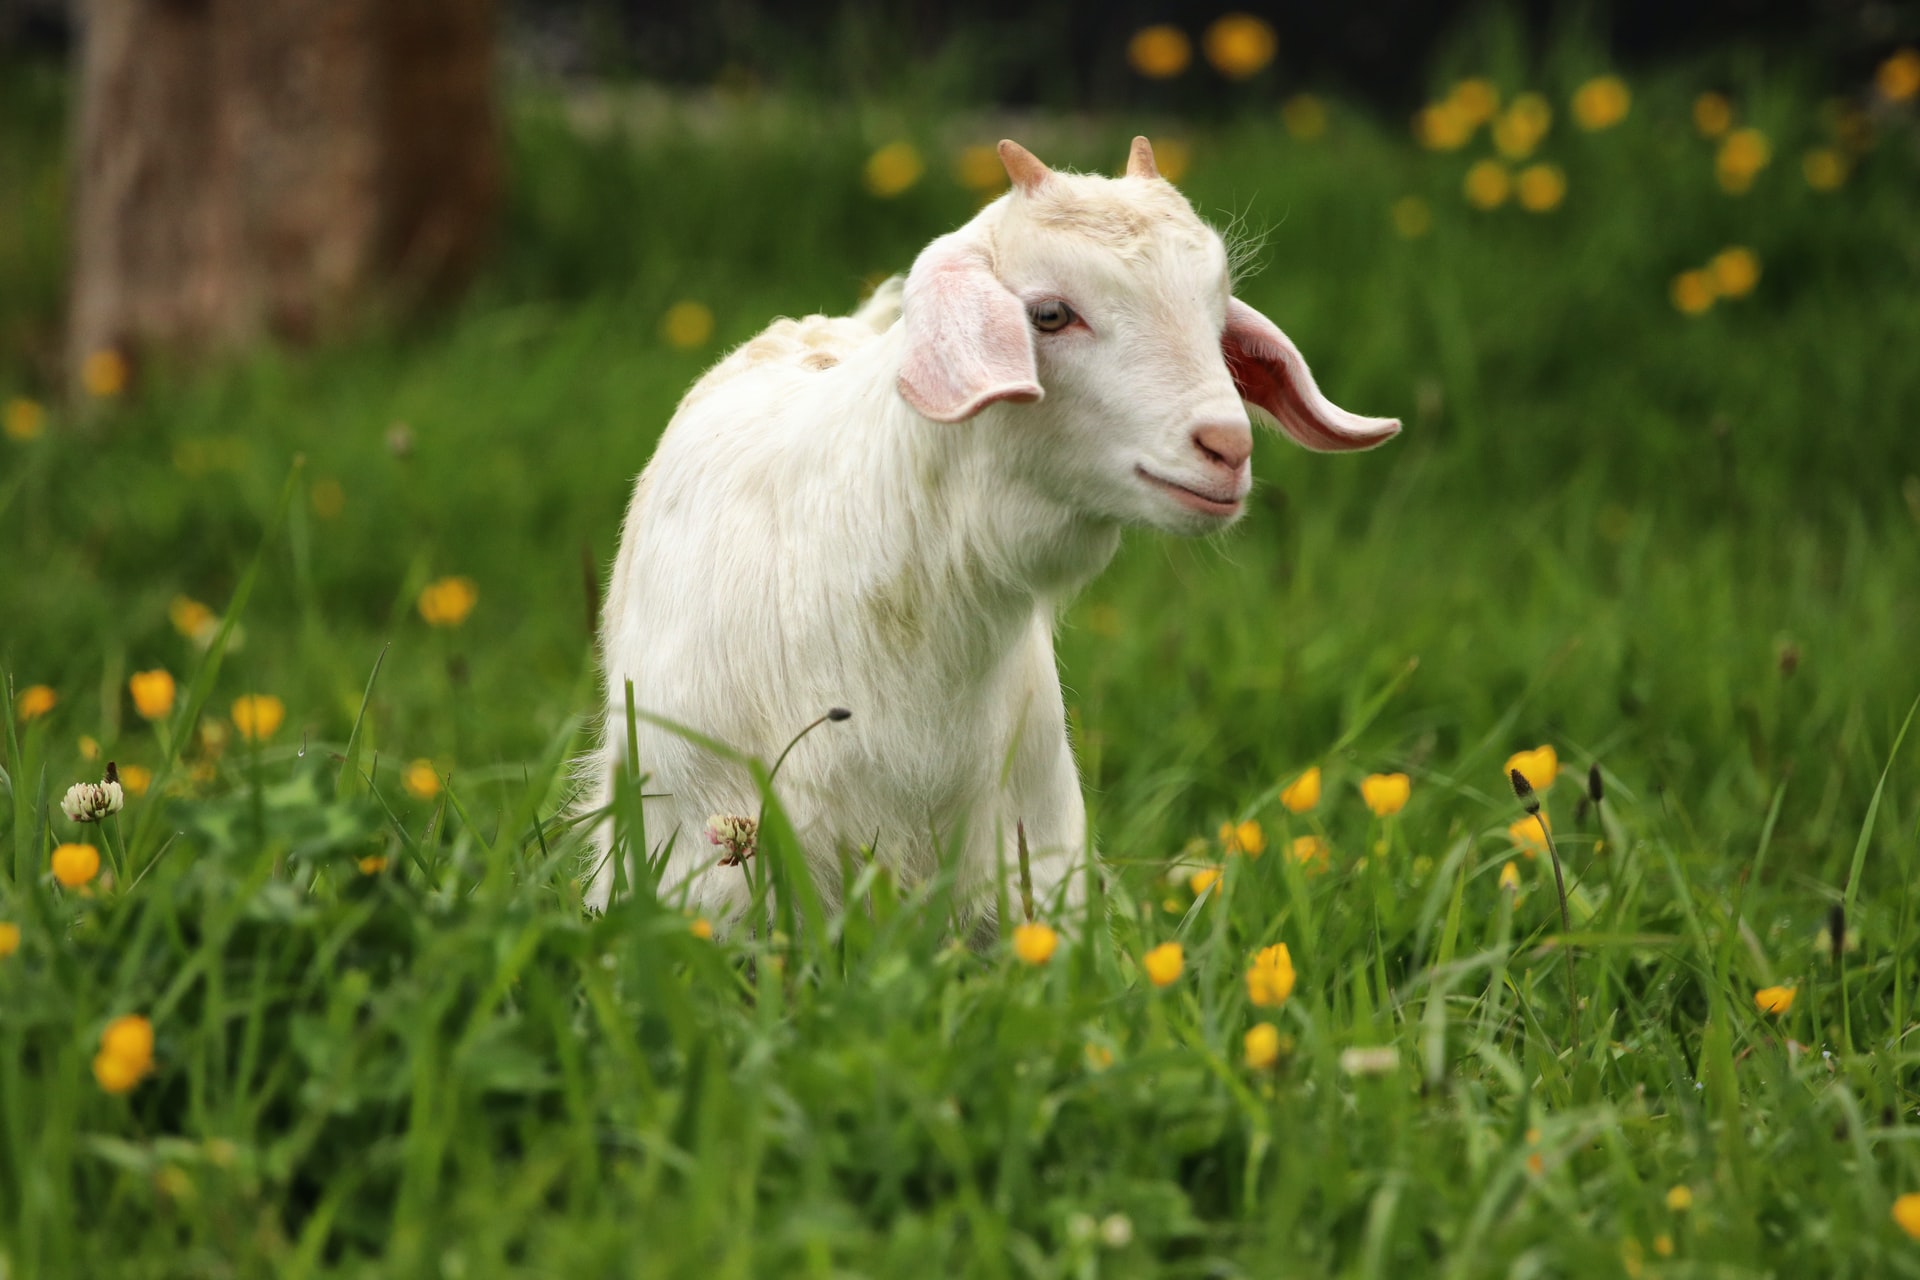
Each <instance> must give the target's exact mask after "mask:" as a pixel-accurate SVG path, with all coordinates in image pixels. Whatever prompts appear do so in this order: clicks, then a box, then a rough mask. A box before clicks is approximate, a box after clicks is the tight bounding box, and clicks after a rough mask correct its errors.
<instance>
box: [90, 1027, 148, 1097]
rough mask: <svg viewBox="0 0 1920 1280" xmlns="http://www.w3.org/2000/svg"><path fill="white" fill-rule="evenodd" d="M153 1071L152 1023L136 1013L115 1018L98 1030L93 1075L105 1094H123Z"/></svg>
mask: <svg viewBox="0 0 1920 1280" xmlns="http://www.w3.org/2000/svg"><path fill="white" fill-rule="evenodd" d="M152 1070H153V1024H152V1023H151V1022H148V1021H147V1020H146V1019H145V1018H143V1017H141V1016H140V1015H139V1014H137V1013H129V1014H126V1015H125V1016H123V1017H119V1018H115V1019H114V1020H113V1021H112V1022H109V1023H108V1024H107V1029H106V1030H105V1031H103V1032H101V1033H100V1052H99V1053H97V1054H95V1055H94V1058H93V1078H94V1079H95V1080H97V1081H99V1082H100V1087H101V1088H102V1089H105V1090H106V1091H107V1092H108V1093H126V1092H128V1091H130V1090H131V1089H132V1088H133V1087H134V1086H135V1085H137V1084H139V1083H140V1082H141V1081H142V1080H143V1079H145V1078H146V1076H147V1073H148V1072H150V1071H152Z"/></svg>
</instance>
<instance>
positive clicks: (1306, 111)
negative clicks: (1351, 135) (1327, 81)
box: [1280, 93, 1327, 142]
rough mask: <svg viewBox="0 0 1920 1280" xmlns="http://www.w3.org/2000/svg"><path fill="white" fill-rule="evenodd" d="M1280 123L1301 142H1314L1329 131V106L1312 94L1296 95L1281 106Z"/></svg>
mask: <svg viewBox="0 0 1920 1280" xmlns="http://www.w3.org/2000/svg"><path fill="white" fill-rule="evenodd" d="M1280 123H1281V124H1283V125H1285V126H1286V130H1287V133H1288V134H1289V135H1290V136H1292V137H1294V138H1296V139H1298V140H1299V141H1301V142H1312V141H1313V140H1314V139H1315V138H1318V137H1320V136H1321V135H1322V134H1324V133H1325V132H1326V131H1327V106H1326V104H1325V103H1324V102H1322V101H1320V99H1319V98H1316V97H1315V96H1314V95H1312V94H1311V93H1296V94H1294V95H1293V96H1292V97H1291V98H1288V99H1287V100H1286V101H1285V102H1283V103H1281V104H1280Z"/></svg>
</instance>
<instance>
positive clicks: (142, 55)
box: [67, 0, 501, 378]
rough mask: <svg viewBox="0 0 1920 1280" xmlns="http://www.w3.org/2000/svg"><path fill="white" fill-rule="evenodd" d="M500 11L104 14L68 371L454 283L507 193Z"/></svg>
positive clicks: (305, 7)
mask: <svg viewBox="0 0 1920 1280" xmlns="http://www.w3.org/2000/svg"><path fill="white" fill-rule="evenodd" d="M493 20H494V14H493V0H88V3H86V5H85V7H84V10H83V22H84V24H85V33H84V37H83V44H82V52H81V70H80V102H79V112H78V115H79V124H78V134H77V138H76V144H75V157H74V165H73V180H74V187H75V189H74V235H73V280H72V293H71V301H70V311H69V325H68V341H67V354H68V367H69V369H70V370H71V371H72V372H73V375H74V376H75V377H76V378H77V377H78V376H79V372H80V370H81V369H82V367H83V364H84V362H85V359H86V357H88V356H89V355H91V354H93V353H95V352H99V351H102V350H117V351H119V352H120V353H121V354H122V355H124V356H126V357H128V358H129V359H130V360H133V361H135V362H137V361H138V359H139V357H140V356H141V355H142V354H143V353H145V352H149V351H154V352H161V351H164V352H167V353H170V354H175V355H179V356H183V357H187V358H191V357H193V356H197V355H204V354H207V353H212V352H217V351H223V350H231V349H234V348H237V347H241V346H244V345H246V344H248V343H252V342H255V341H257V340H259V339H260V338H262V337H263V336H273V337H279V338H283V339H287V340H290V341H295V342H300V341H305V340H307V339H310V338H312V337H315V336H317V335H319V334H323V333H328V332H333V331H336V330H337V329H338V328H339V327H340V326H341V325H342V324H343V323H345V322H346V321H348V320H350V319H351V318H352V317H354V316H355V315H359V314H364V313H365V312H366V311H367V310H368V308H369V307H370V306H371V305H373V304H376V303H381V304H387V303H391V304H396V305H401V306H405V305H410V304H413V303H416V302H419V301H421V300H423V299H425V298H428V297H431V296H434V295H438V294H444V293H446V292H449V291H451V290H453V289H455V288H457V287H458V286H459V285H460V284H461V283H462V282H463V281H464V280H465V279H466V278H467V277H468V276H469V275H470V273H471V271H472V269H473V267H474V266H475V264H476V263H477V262H478V261H479V259H480V257H481V255H482V253H483V251H484V249H485V248H486V245H487V242H488V238H489V232H490V229H491V225H492V217H493V212H494V209H495V206H496V204H497V201H498V197H499V191H500V183H501V177H500V159H499V143H498V136H497V132H496V125H495V118H494V111H493Z"/></svg>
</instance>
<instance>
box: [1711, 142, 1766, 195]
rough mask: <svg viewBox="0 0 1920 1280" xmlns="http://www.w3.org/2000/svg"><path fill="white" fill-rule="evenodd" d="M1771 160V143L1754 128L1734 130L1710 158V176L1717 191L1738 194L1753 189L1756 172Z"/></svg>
mask: <svg viewBox="0 0 1920 1280" xmlns="http://www.w3.org/2000/svg"><path fill="white" fill-rule="evenodd" d="M1772 160H1773V144H1771V143H1770V142H1768V141H1767V135H1766V134H1764V133H1762V132H1760V131H1759V130H1758V129H1735V130H1734V131H1733V132H1732V133H1730V134H1728V135H1727V138H1726V141H1724V142H1722V143H1721V144H1720V150H1719V152H1718V153H1717V154H1716V155H1715V156H1714V158H1713V174H1714V177H1715V178H1716V179H1718V181H1719V183H1720V189H1721V190H1722V191H1725V192H1726V193H1727V194H1728V195H1736V196H1737V195H1740V194H1742V193H1743V192H1745V191H1746V190H1747V189H1748V188H1750V187H1752V186H1753V180H1754V178H1755V176H1757V175H1758V174H1759V172H1760V171H1761V170H1762V169H1764V168H1766V167H1767V165H1768V164H1769V163H1770V162H1771V161H1772Z"/></svg>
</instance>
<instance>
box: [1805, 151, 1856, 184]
mask: <svg viewBox="0 0 1920 1280" xmlns="http://www.w3.org/2000/svg"><path fill="white" fill-rule="evenodd" d="M1800 173H1801V175H1802V176H1804V177H1805V178H1806V180H1807V185H1808V186H1810V187H1812V188H1813V189H1814V190H1815V191H1834V190H1838V189H1839V187H1840V185H1841V184H1842V183H1844V182H1845V181H1846V180H1847V158H1846V157H1845V156H1844V155H1842V154H1840V152H1839V151H1837V150H1835V149H1834V148H1832V147H1815V148H1814V149H1813V150H1811V151H1809V152H1807V154H1806V155H1804V156H1802V157H1801V158H1800Z"/></svg>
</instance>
